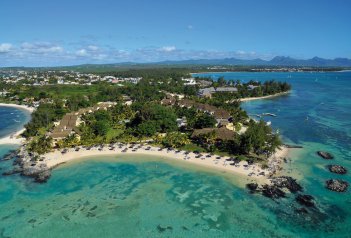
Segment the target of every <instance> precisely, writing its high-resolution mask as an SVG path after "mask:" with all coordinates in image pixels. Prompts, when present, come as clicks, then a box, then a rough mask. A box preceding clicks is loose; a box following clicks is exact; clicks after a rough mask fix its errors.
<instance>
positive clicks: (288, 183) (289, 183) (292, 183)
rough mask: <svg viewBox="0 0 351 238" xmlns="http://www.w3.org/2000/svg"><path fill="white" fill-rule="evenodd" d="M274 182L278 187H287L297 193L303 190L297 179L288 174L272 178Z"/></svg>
mask: <svg viewBox="0 0 351 238" xmlns="http://www.w3.org/2000/svg"><path fill="white" fill-rule="evenodd" d="M271 182H272V184H274V185H275V186H277V187H278V188H287V189H289V191H290V192H292V193H296V192H299V191H302V187H301V185H300V184H298V183H297V182H296V179H294V178H292V177H288V176H280V177H275V178H272V179H271Z"/></svg>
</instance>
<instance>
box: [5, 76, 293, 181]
mask: <svg viewBox="0 0 351 238" xmlns="http://www.w3.org/2000/svg"><path fill="white" fill-rule="evenodd" d="M17 73H18V74H21V75H24V76H25V82H26V84H23V82H22V81H21V80H18V79H17V78H14V77H8V76H3V77H4V79H6V80H2V82H5V83H3V87H4V90H3V92H2V97H1V100H2V101H3V102H5V103H17V104H21V105H26V106H25V108H27V109H28V108H30V110H32V109H31V108H35V110H34V111H33V114H32V119H31V121H30V122H29V123H28V124H27V125H26V126H25V130H23V131H21V133H22V136H23V137H24V138H23V139H16V142H17V143H22V146H21V148H20V149H19V150H18V152H17V159H16V162H15V164H16V166H17V167H15V168H14V170H13V171H12V172H13V173H15V172H21V173H22V174H23V175H28V176H33V177H35V178H36V181H39V182H43V181H46V179H48V178H49V176H50V173H49V171H50V170H51V169H52V168H54V167H56V166H57V165H59V164H62V163H66V162H69V161H72V160H76V159H79V158H82V157H92V156H105V155H116V156H118V155H119V154H148V155H152V156H160V157H162V158H165V159H167V158H168V159H177V160H182V161H187V162H190V163H193V164H197V165H199V166H205V167H211V168H214V169H220V170H223V171H227V172H230V173H233V174H238V175H244V176H248V177H251V178H255V179H258V180H267V178H268V177H271V176H273V175H274V174H275V173H276V172H277V171H279V168H280V166H279V164H280V163H281V161H282V158H284V157H285V156H286V153H287V148H285V147H284V146H282V143H281V141H280V138H279V135H278V134H276V133H274V132H273V131H272V129H271V127H270V126H269V125H267V124H266V123H265V122H264V121H256V120H254V119H252V118H250V117H248V115H247V113H246V112H245V111H244V110H242V109H241V107H240V101H245V100H250V99H260V98H269V97H272V96H279V95H282V94H286V93H288V92H289V91H290V89H291V87H290V85H289V84H287V83H285V82H276V81H273V80H271V81H266V82H264V83H261V82H257V81H253V80H250V81H248V82H241V81H238V80H236V81H230V80H229V81H228V80H225V79H224V78H219V79H218V80H212V79H210V78H198V77H196V78H194V77H191V75H188V74H185V73H183V72H182V71H176V70H175V69H154V70H140V71H136V72H134V73H133V74H132V75H129V77H126V73H124V72H119V73H118V72H117V73H114V74H111V75H106V73H102V74H101V73H100V74H81V73H77V72H62V71H59V72H53V71H50V72H46V71H44V72H43V71H38V72H17ZM44 75H45V76H46V77H48V78H46V77H45V76H44ZM38 76H39V77H38ZM38 78H39V79H40V81H38ZM20 85H21V86H22V88H23V89H22V90H21V91H16V90H15V89H16V88H17V87H18V86H20ZM27 106H29V107H27ZM22 107H23V106H22ZM11 137H12V138H13V137H14V136H13V135H11ZM8 141H9V140H8V138H7V139H4V141H3V142H4V143H6V142H8ZM13 141H14V139H13ZM0 142H1V140H0ZM8 174H11V171H10V172H8Z"/></svg>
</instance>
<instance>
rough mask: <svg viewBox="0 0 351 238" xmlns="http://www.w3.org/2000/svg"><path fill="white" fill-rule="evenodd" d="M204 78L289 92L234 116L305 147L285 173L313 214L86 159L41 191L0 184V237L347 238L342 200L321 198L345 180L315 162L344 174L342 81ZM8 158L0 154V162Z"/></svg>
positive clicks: (138, 167)
mask: <svg viewBox="0 0 351 238" xmlns="http://www.w3.org/2000/svg"><path fill="white" fill-rule="evenodd" d="M206 76H211V77H214V78H217V77H219V76H224V77H225V78H226V79H228V80H229V79H241V80H243V81H246V80H250V79H253V80H260V81H261V80H270V79H276V80H280V81H282V80H284V81H288V82H289V83H291V84H292V85H293V91H292V92H291V94H289V95H287V96H282V97H278V98H274V99H267V100H260V101H251V102H247V103H245V104H243V107H244V108H245V109H246V110H248V111H249V113H250V114H257V113H262V112H271V113H275V114H277V117H276V118H271V117H266V118H265V120H270V121H272V125H273V127H274V128H275V129H279V131H280V133H281V135H282V136H283V138H284V141H285V142H287V143H296V144H299V145H303V146H304V148H303V149H301V150H293V151H292V153H291V154H290V155H289V157H290V158H291V162H289V163H288V164H286V171H285V172H286V173H289V174H291V175H293V176H295V177H296V178H298V180H299V182H300V183H301V184H302V185H303V186H304V189H305V193H308V194H311V195H313V196H314V197H315V198H316V204H317V207H318V209H316V210H310V211H309V213H308V214H299V213H296V211H295V210H296V209H297V208H299V205H298V204H296V202H294V195H292V194H288V196H287V198H284V199H281V200H279V201H272V200H271V199H268V198H265V197H262V196H260V195H252V194H249V193H248V192H247V190H246V189H245V188H244V187H243V185H242V184H243V182H247V181H243V180H242V179H236V178H234V177H232V176H231V175H228V174H222V173H220V172H209V171H207V170H204V169H201V170H200V169H197V168H195V167H194V166H189V165H187V164H184V163H173V162H172V163H170V162H167V163H165V162H163V161H162V158H151V157H140V156H139V157H130V156H129V157H128V156H123V157H118V158H117V157H116V158H115V157H109V158H108V157H107V158H94V159H85V160H81V161H79V162H74V163H72V164H67V165H64V166H61V167H59V168H57V169H55V170H54V171H53V174H52V177H51V179H50V180H49V181H48V182H47V183H46V184H35V183H33V182H32V181H31V180H29V179H26V178H22V177H20V176H17V175H16V176H8V177H4V176H1V177H0V237H65V238H67V237H350V235H349V234H350V232H351V196H350V192H349V191H348V192H346V193H343V194H339V193H334V192H331V191H328V190H326V189H325V188H324V182H325V180H326V179H328V178H343V179H345V180H347V181H349V182H351V179H350V176H349V175H343V176H342V175H335V174H331V173H329V172H328V171H327V170H326V168H325V166H326V165H327V164H328V163H329V161H324V160H322V159H320V158H319V157H317V156H316V155H315V152H316V150H328V151H330V152H332V153H333V154H334V155H335V157H336V158H335V161H333V163H337V164H342V165H344V166H346V167H347V168H348V169H351V162H350V160H351V152H350V148H351V123H350V121H351V120H350V119H351V97H350V92H351V73H350V72H348V73H347V72H340V73H338V72H335V73H221V74H217V73H216V74H215V73H213V74H206ZM1 109H2V110H5V109H3V108H1ZM6 110H7V109H6ZM11 110H14V109H11ZM8 114H9V115H11V114H10V113H8ZM3 116H4V114H2V116H1V118H3ZM9 118H11V116H9ZM0 120H1V119H0ZM1 130H4V128H3V124H0V131H1ZM11 148H14V146H1V147H0V156H1V155H3V154H5V153H6V152H7V151H8V150H9V149H11ZM10 166H11V162H10V161H6V162H1V163H0V168H1V170H0V171H4V170H6V168H9V167H10Z"/></svg>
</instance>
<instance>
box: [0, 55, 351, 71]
mask: <svg viewBox="0 0 351 238" xmlns="http://www.w3.org/2000/svg"><path fill="white" fill-rule="evenodd" d="M230 65H231V66H260V67H264V66H269V67H274V66H277V67H339V68H350V67H351V59H348V58H335V59H323V58H319V57H313V58H312V59H294V58H291V57H286V56H276V57H274V58H273V59H271V60H263V59H258V58H257V59H247V60H246V59H237V58H225V59H190V60H179V61H176V60H175V61H161V62H152V63H136V62H121V63H111V64H82V65H72V66H58V67H5V68H11V69H25V68H37V69H39V68H41V69H44V68H46V69H48V68H50V69H58V68H59V69H67V70H68V69H86V70H87V69H89V70H92V69H111V68H112V69H113V68H145V67H146V68H151V67H157V66H162V67H168V66H173V67H178V66H179V67H187V66H230ZM0 69H1V67H0Z"/></svg>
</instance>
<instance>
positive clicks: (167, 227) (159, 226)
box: [157, 225, 173, 232]
mask: <svg viewBox="0 0 351 238" xmlns="http://www.w3.org/2000/svg"><path fill="white" fill-rule="evenodd" d="M157 230H158V231H159V232H165V231H166V230H173V228H172V227H171V226H165V227H163V226H161V225H158V226H157Z"/></svg>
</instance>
